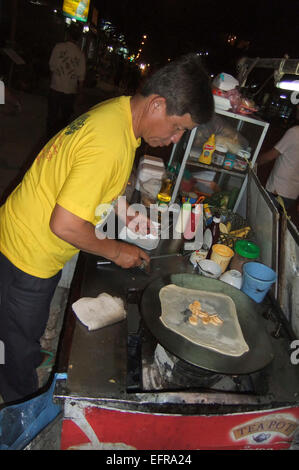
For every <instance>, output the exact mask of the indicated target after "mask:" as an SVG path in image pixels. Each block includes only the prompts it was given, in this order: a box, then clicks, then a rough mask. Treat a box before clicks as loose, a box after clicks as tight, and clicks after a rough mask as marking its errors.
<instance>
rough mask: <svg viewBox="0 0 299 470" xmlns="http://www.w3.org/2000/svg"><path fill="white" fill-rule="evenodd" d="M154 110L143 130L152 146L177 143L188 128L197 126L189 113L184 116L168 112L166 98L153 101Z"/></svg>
mask: <svg viewBox="0 0 299 470" xmlns="http://www.w3.org/2000/svg"><path fill="white" fill-rule="evenodd" d="M153 106H154V108H153V112H152V113H151V117H150V119H149V120H148V124H147V126H146V127H145V130H144V132H143V136H142V137H143V138H144V140H145V142H146V143H147V144H149V145H150V146H151V147H164V146H167V145H169V144H176V143H177V142H178V141H179V140H180V138H181V137H182V135H183V134H184V132H185V131H186V130H191V129H193V128H194V127H196V125H197V124H195V123H194V122H193V121H192V119H191V116H190V114H189V113H186V114H184V115H183V116H176V115H172V116H169V115H168V114H167V113H166V103H165V100H164V99H162V100H157V102H156V103H153Z"/></svg>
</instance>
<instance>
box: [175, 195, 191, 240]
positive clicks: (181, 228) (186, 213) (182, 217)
mask: <svg viewBox="0 0 299 470" xmlns="http://www.w3.org/2000/svg"><path fill="white" fill-rule="evenodd" d="M190 214H191V204H190V203H189V202H187V203H186V202H185V203H184V204H182V207H181V210H180V213H179V216H178V219H177V222H176V226H175V231H176V232H177V233H184V232H185V230H186V226H187V223H188V220H189V217H190Z"/></svg>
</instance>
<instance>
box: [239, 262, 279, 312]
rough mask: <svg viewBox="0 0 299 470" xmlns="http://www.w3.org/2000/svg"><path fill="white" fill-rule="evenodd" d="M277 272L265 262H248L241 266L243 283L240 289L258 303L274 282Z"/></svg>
mask: <svg viewBox="0 0 299 470" xmlns="http://www.w3.org/2000/svg"><path fill="white" fill-rule="evenodd" d="M276 279H277V274H276V272H275V271H273V269H271V268H269V267H268V266H266V265H265V264H262V263H256V262H250V263H245V264H244V266H243V285H242V288H241V290H242V291H243V292H244V293H245V294H247V295H248V296H249V297H251V298H252V299H253V300H254V301H255V302H257V303H260V302H262V301H263V300H264V297H265V295H266V294H267V292H268V290H269V289H270V287H271V286H272V284H273V283H274V282H276Z"/></svg>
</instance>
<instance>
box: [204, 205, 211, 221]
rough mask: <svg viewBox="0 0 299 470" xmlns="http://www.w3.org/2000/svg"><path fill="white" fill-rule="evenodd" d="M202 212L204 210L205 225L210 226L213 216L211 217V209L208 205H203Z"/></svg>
mask: <svg viewBox="0 0 299 470" xmlns="http://www.w3.org/2000/svg"><path fill="white" fill-rule="evenodd" d="M203 210H204V213H205V218H206V225H210V224H211V223H212V221H213V215H212V212H211V209H210V207H209V204H204V205H203Z"/></svg>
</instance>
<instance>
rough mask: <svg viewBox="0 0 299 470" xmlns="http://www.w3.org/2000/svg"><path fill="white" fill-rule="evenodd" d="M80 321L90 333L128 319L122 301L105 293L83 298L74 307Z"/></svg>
mask: <svg viewBox="0 0 299 470" xmlns="http://www.w3.org/2000/svg"><path fill="white" fill-rule="evenodd" d="M72 308H73V311H74V312H75V314H76V316H77V317H78V319H79V320H80V321H81V323H83V325H85V326H87V328H88V330H89V331H92V330H97V329H99V328H103V327H104V326H108V325H112V324H113V323H117V322H119V321H121V320H124V319H125V318H126V311H125V309H124V303H123V301H122V299H119V298H118V297H112V296H111V295H109V294H106V293H103V294H100V295H98V296H97V297H95V298H94V297H82V298H81V299H79V300H77V301H76V302H74V303H73V305H72Z"/></svg>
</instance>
